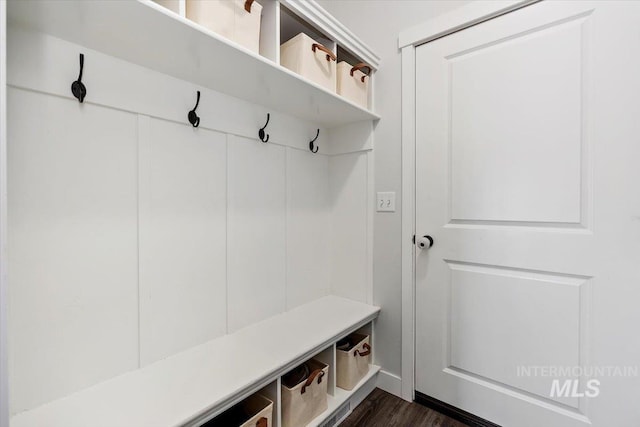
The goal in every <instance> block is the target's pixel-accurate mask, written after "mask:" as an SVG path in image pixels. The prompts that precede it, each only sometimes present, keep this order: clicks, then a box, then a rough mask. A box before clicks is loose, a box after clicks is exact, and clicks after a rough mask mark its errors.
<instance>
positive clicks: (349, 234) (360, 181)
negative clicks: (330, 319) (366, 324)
mask: <svg viewBox="0 0 640 427" xmlns="http://www.w3.org/2000/svg"><path fill="white" fill-rule="evenodd" d="M370 155H371V154H370V153H352V154H344V155H341V156H335V157H332V158H331V162H330V164H329V177H330V182H329V185H330V188H331V190H330V194H331V206H332V215H331V241H332V250H331V267H332V270H331V293H332V294H333V295H337V296H341V297H345V298H349V299H353V300H356V301H367V300H368V299H369V292H368V290H369V289H370V286H369V284H368V276H369V272H368V270H369V262H368V256H367V255H368V253H367V247H368V245H369V244H370V243H369V242H368V239H369V238H370V237H369V234H368V232H367V230H368V221H369V215H368V214H369V211H370V210H371V209H372V207H371V206H370V203H369V188H368V185H367V178H366V177H367V174H368V156H370Z"/></svg>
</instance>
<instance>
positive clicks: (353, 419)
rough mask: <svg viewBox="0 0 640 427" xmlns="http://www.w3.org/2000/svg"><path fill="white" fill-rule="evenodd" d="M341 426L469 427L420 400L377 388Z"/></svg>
mask: <svg viewBox="0 0 640 427" xmlns="http://www.w3.org/2000/svg"><path fill="white" fill-rule="evenodd" d="M340 427H468V426H467V425H466V424H463V423H461V422H459V421H456V420H453V419H451V418H449V417H446V416H444V415H442V414H440V413H439V412H436V411H434V410H432V409H429V408H427V407H425V406H422V405H419V404H417V403H409V402H407V401H404V400H402V399H400V398H399V397H396V396H394V395H392V394H389V393H387V392H386V391H382V390H380V389H379V388H377V389H375V390H374V391H373V393H371V394H370V395H369V396H368V397H367V398H366V399H365V400H364V401H363V402H362V403H361V404H360V405H359V406H358V407H357V408H355V409H354V410H353V412H352V413H351V415H349V417H348V418H347V419H346V420H344V421H343V422H342V424H340Z"/></svg>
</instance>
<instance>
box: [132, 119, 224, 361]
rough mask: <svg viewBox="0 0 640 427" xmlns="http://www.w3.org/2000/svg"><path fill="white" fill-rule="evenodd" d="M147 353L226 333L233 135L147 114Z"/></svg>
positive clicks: (143, 336) (143, 240)
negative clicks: (229, 171) (229, 149)
mask: <svg viewBox="0 0 640 427" xmlns="http://www.w3.org/2000/svg"><path fill="white" fill-rule="evenodd" d="M139 123H140V127H139V147H140V148H139V176H140V181H139V206H140V208H139V209H140V211H139V212H140V213H139V215H140V223H139V233H140V241H139V247H140V360H141V364H142V365H145V364H147V363H149V362H153V361H156V360H158V359H162V358H164V357H166V356H169V355H171V354H174V353H176V352H178V351H180V350H184V349H186V348H189V347H192V346H194V345H196V344H200V343H203V342H205V341H208V340H210V339H213V338H215V337H218V336H221V335H224V333H225V332H226V321H227V307H226V271H227V266H226V238H227V231H226V230H227V218H226V216H227V212H226V206H227V204H226V198H227V164H226V150H227V148H226V143H227V142H226V135H225V134H223V133H219V132H213V131H210V130H206V129H194V128H193V127H191V125H189V124H178V123H172V122H168V121H164V120H158V119H152V118H149V117H146V116H140V121H139Z"/></svg>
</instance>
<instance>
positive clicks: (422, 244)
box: [416, 235, 433, 249]
mask: <svg viewBox="0 0 640 427" xmlns="http://www.w3.org/2000/svg"><path fill="white" fill-rule="evenodd" d="M416 244H417V245H418V247H419V248H420V249H429V248H430V247H431V246H433V238H432V237H431V236H426V235H425V236H422V237H420V238H419V239H418V241H417V242H416Z"/></svg>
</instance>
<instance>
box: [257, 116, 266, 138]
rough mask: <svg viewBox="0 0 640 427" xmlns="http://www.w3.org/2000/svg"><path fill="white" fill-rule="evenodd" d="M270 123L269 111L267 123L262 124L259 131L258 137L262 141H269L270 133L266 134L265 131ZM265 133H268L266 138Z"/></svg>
mask: <svg viewBox="0 0 640 427" xmlns="http://www.w3.org/2000/svg"><path fill="white" fill-rule="evenodd" d="M268 124H269V113H267V123H265V124H264V126H262V128H260V130H259V131H258V138H260V141H262V142H267V141H269V135H266V134H265V132H264V130H265V129H266V128H267V125H268ZM265 135H266V138H265Z"/></svg>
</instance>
